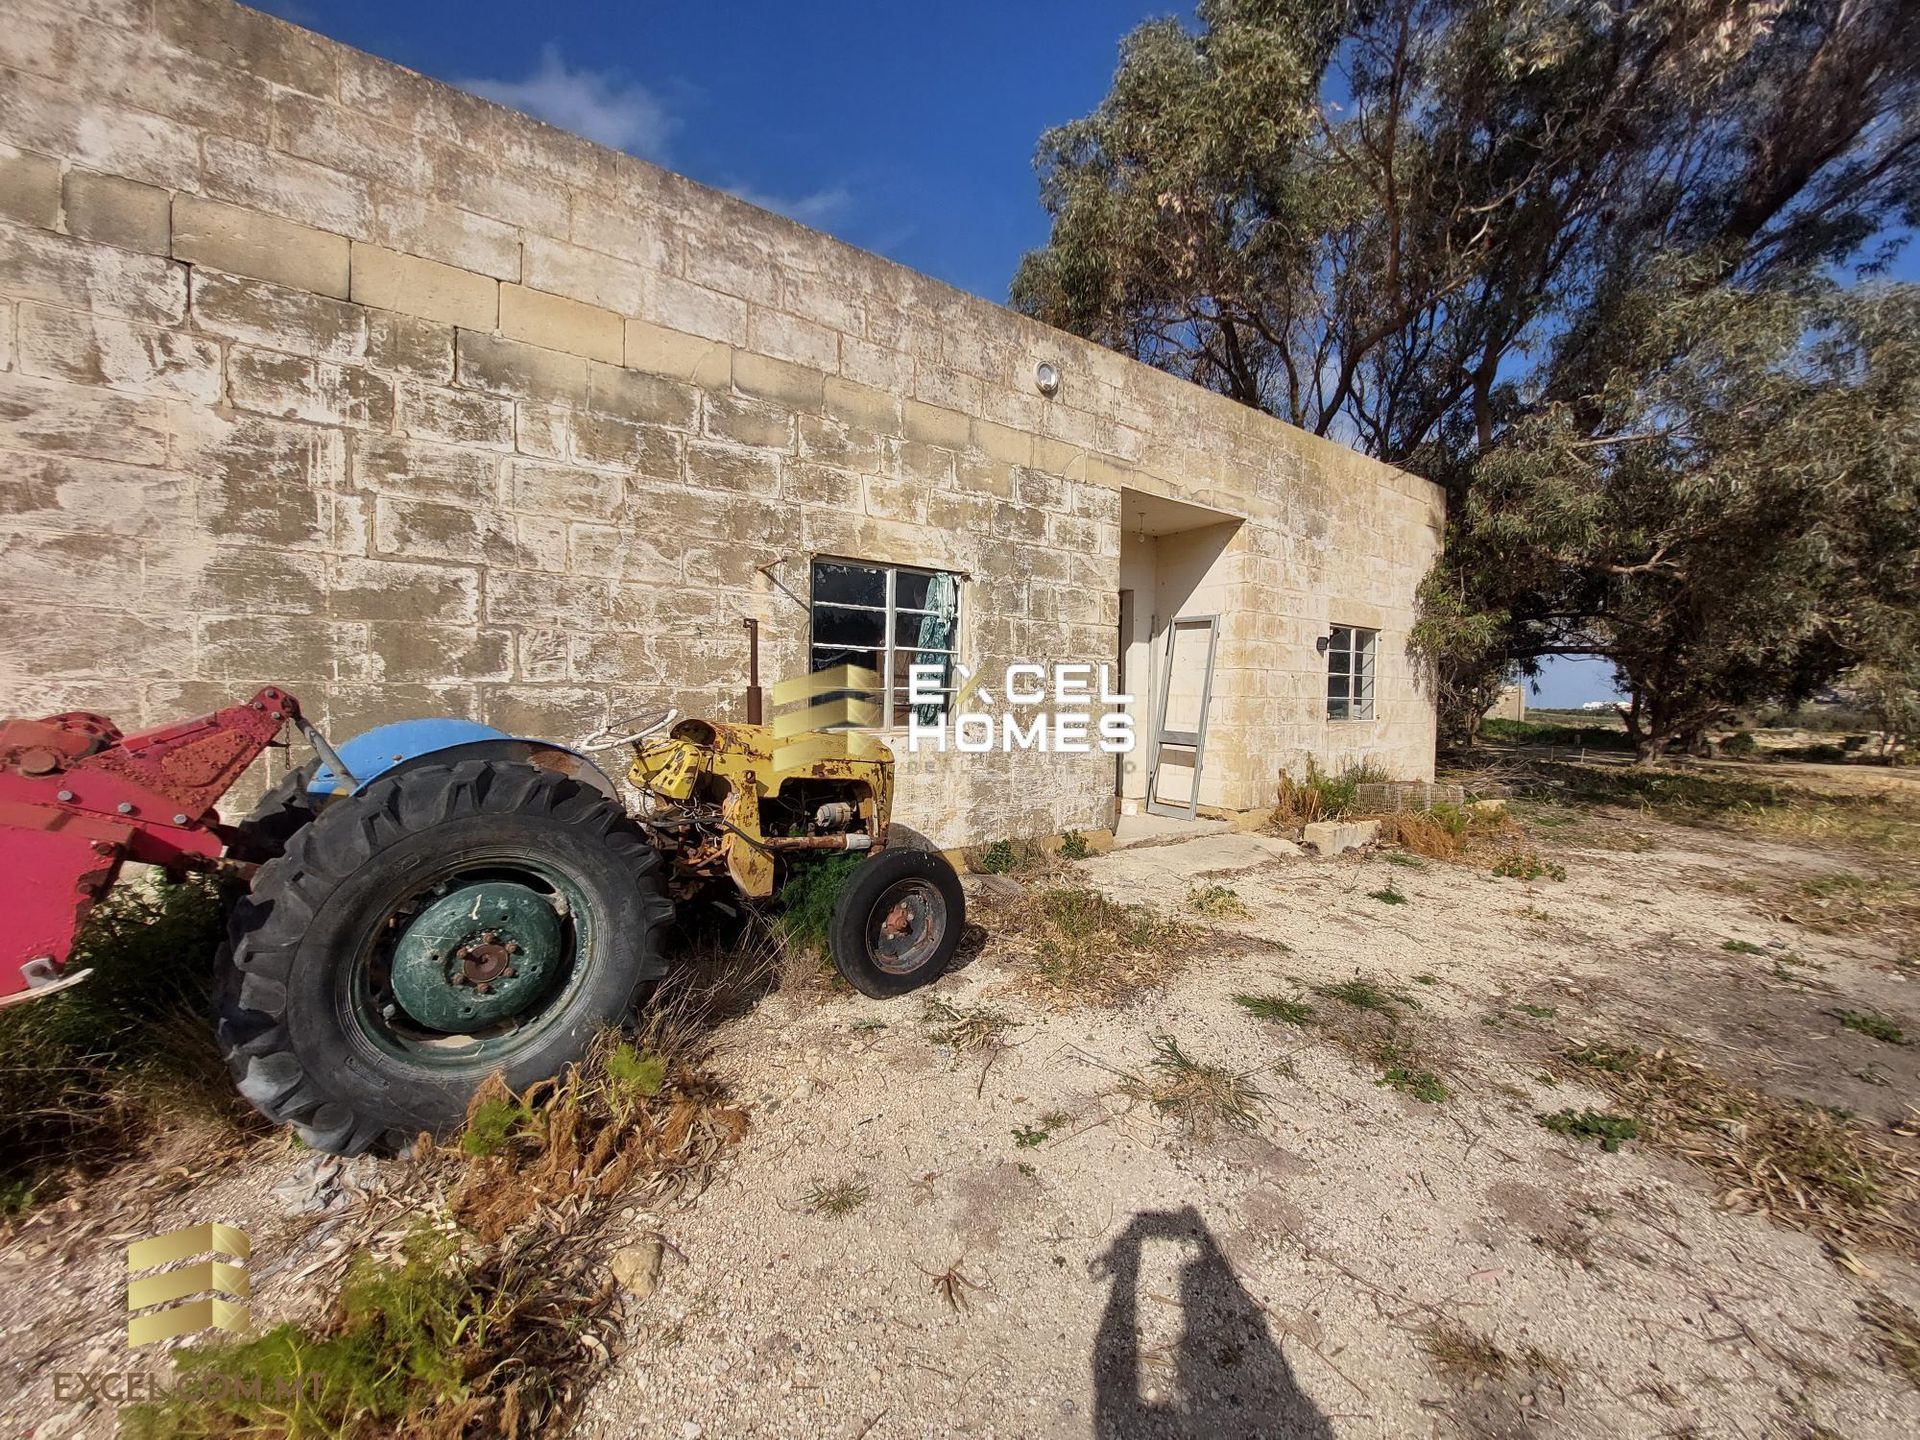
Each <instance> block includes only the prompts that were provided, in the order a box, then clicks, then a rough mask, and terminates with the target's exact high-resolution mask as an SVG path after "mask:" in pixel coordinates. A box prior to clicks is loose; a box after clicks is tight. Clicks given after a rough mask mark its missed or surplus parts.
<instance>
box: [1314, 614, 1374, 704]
mask: <svg viewBox="0 0 1920 1440" xmlns="http://www.w3.org/2000/svg"><path fill="white" fill-rule="evenodd" d="M1379 641H1380V632H1379V631H1378V630H1356V629H1354V628H1353V626H1351V625H1336V626H1334V627H1333V631H1332V634H1331V635H1330V636H1329V637H1328V644H1327V718H1328V719H1329V720H1371V719H1373V655H1374V651H1375V649H1377V648H1378V645H1379Z"/></svg>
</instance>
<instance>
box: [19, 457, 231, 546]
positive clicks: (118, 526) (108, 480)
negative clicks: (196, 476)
mask: <svg viewBox="0 0 1920 1440" xmlns="http://www.w3.org/2000/svg"><path fill="white" fill-rule="evenodd" d="M6 467H7V470H6V475H7V478H6V483H5V484H3V485H0V521H4V522H9V523H12V522H21V523H25V524H28V525H31V526H33V527H34V528H36V529H39V530H45V531H55V530H67V529H74V530H86V531H88V532H91V533H94V534H107V535H148V536H160V535H166V534H168V533H172V532H174V531H175V529H176V527H178V526H180V525H182V524H185V523H187V522H189V521H191V519H192V517H193V491H192V488H191V482H190V481H189V480H188V479H187V477H186V476H184V475H174V474H169V473H168V472H166V471H164V470H154V469H149V468H147V467H145V466H139V465H119V464H114V463H112V462H111V461H105V460H87V459H82V458H79V457H76V456H69V455H35V454H25V453H21V454H11V455H9V456H8V457H7V461H6Z"/></svg>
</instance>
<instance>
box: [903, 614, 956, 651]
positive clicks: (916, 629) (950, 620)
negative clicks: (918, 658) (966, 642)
mask: <svg viewBox="0 0 1920 1440" xmlns="http://www.w3.org/2000/svg"><path fill="white" fill-rule="evenodd" d="M958 618H959V617H958V616H954V615H935V614H931V613H929V614H925V615H896V616H894V617H893V643H894V644H896V645H911V646H912V647H913V648H914V649H916V650H951V649H953V648H954V644H953V639H954V632H955V630H956V629H957V628H958V627H957V626H956V624H955V622H956V620H957V619H958Z"/></svg>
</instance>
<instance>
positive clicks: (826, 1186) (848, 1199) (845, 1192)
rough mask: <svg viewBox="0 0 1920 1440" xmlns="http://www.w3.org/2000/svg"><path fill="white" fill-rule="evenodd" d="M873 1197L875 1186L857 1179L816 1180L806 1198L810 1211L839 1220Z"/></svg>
mask: <svg viewBox="0 0 1920 1440" xmlns="http://www.w3.org/2000/svg"><path fill="white" fill-rule="evenodd" d="M872 1198H873V1187H872V1186H870V1185H868V1184H866V1183H865V1182H864V1181H861V1180H856V1179H850V1178H849V1179H841V1180H815V1181H814V1182H813V1184H812V1186H811V1187H810V1188H809V1189H808V1191H807V1193H806V1196H805V1200H806V1206H807V1209H808V1211H809V1212H811V1213H812V1214H815V1215H825V1216H828V1217H829V1218H831V1219H835V1220H839V1219H843V1218H844V1217H846V1216H848V1215H851V1214H852V1213H853V1212H854V1211H856V1210H858V1209H859V1208H860V1207H861V1206H862V1205H864V1204H866V1203H867V1201H868V1200H870V1199H872Z"/></svg>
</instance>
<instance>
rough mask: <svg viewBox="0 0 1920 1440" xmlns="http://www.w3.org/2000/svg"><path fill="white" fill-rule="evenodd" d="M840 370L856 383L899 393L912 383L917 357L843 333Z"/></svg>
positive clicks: (894, 393)
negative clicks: (914, 359) (914, 362)
mask: <svg viewBox="0 0 1920 1440" xmlns="http://www.w3.org/2000/svg"><path fill="white" fill-rule="evenodd" d="M840 373H841V375H842V376H844V377H845V378H846V379H847V380H848V381H850V382H851V383H853V384H855V385H865V386H866V387H867V388H868V389H870V390H880V391H884V392H885V393H887V394H889V395H899V394H902V393H904V392H905V391H907V390H908V389H909V388H911V387H912V385H913V381H914V364H913V357H912V356H911V355H908V354H906V353H905V352H904V351H900V350H889V349H887V348H886V347H885V346H884V345H874V344H871V343H869V342H868V341H865V340H860V339H857V338H855V337H854V336H852V335H842V336H841V337H840Z"/></svg>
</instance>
